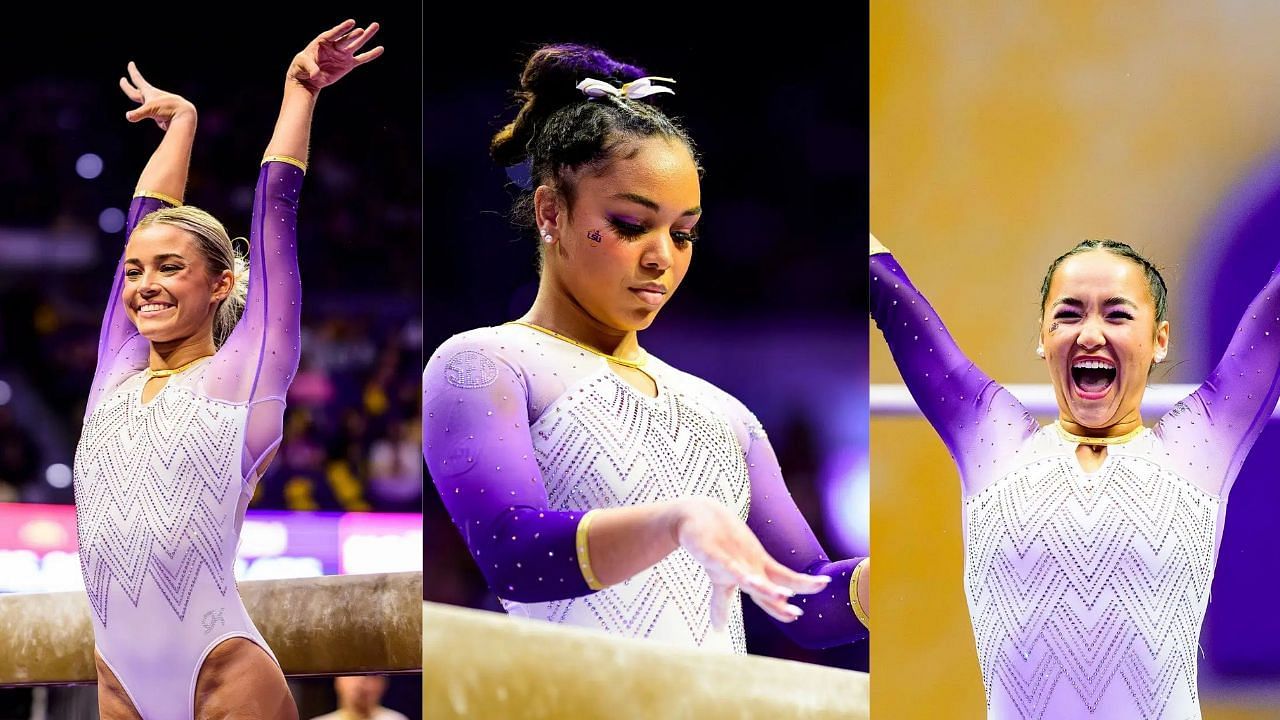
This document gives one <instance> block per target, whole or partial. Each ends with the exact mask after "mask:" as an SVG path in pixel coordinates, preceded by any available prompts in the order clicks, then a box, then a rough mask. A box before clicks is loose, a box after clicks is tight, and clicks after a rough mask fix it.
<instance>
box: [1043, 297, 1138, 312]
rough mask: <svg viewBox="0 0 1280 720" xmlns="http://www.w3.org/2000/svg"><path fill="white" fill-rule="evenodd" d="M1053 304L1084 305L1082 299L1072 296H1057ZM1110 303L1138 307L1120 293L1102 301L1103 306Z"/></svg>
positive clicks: (1107, 305) (1110, 304)
mask: <svg viewBox="0 0 1280 720" xmlns="http://www.w3.org/2000/svg"><path fill="white" fill-rule="evenodd" d="M1053 304H1054V305H1070V306H1071V307H1078V308H1082V307H1084V305H1085V303H1084V301H1083V300H1079V299H1077V298H1073V297H1064V298H1058V300H1057V301H1056V302H1054V303H1053ZM1112 305H1128V306H1129V307H1131V308H1133V309H1134V310H1137V309H1138V304H1137V303H1135V302H1134V301H1132V300H1130V299H1129V298H1127V297H1121V296H1120V295H1116V296H1115V297H1109V298H1107V299H1106V301H1105V302H1103V303H1102V306H1103V307H1110V306H1112Z"/></svg>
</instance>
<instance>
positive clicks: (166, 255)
mask: <svg viewBox="0 0 1280 720" xmlns="http://www.w3.org/2000/svg"><path fill="white" fill-rule="evenodd" d="M169 258H178V259H179V260H182V261H184V262H185V261H186V258H184V257H182V256H181V255H179V254H178V253H161V254H160V255H157V256H155V258H154V260H156V261H157V262H160V261H164V260H168V259H169ZM130 263H132V264H134V265H141V264H142V261H141V260H139V259H138V258H128V259H126V260H125V261H124V264H125V265H128V264H130Z"/></svg>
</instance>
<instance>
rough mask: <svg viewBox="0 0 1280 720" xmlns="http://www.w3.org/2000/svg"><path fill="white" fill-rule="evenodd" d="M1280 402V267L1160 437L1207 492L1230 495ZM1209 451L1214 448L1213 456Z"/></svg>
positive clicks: (1163, 421) (1171, 415)
mask: <svg viewBox="0 0 1280 720" xmlns="http://www.w3.org/2000/svg"><path fill="white" fill-rule="evenodd" d="M1278 397H1280V265H1277V266H1276V268H1274V269H1273V270H1272V271H1271V277H1270V278H1269V279H1268V280H1267V283H1266V285H1264V286H1263V288H1262V290H1261V291H1259V292H1258V294H1257V295H1256V296H1255V297H1254V298H1253V301H1252V302H1250V303H1249V307H1248V309H1246V310H1245V312H1244V316H1243V317H1242V318H1241V319H1240V323H1239V325H1238V326H1237V327H1236V331H1235V333H1234V334H1232V336H1231V342H1230V343H1228V345H1227V350H1226V352H1225V353H1223V355H1222V359H1221V360H1219V361H1218V365H1217V367H1215V368H1214V369H1213V372H1211V373H1209V377H1208V378H1207V379H1206V380H1205V381H1204V383H1203V384H1202V385H1200V387H1199V388H1197V389H1196V391H1195V392H1193V393H1192V394H1191V395H1190V396H1189V397H1187V398H1186V399H1185V400H1183V401H1181V402H1179V403H1178V404H1177V405H1175V406H1174V407H1173V409H1172V410H1170V411H1169V413H1168V414H1166V415H1165V416H1164V417H1163V418H1161V420H1160V424H1159V426H1158V427H1157V429H1156V431H1157V432H1158V433H1160V434H1161V435H1162V436H1163V437H1164V438H1165V441H1166V442H1165V444H1166V446H1167V447H1168V448H1169V451H1170V452H1171V453H1174V454H1175V455H1177V456H1178V457H1179V458H1180V459H1181V460H1182V461H1180V462H1176V463H1175V467H1178V468H1186V469H1188V470H1189V471H1190V472H1188V475H1189V476H1190V477H1192V478H1194V479H1196V481H1197V483H1198V484H1199V485H1200V486H1201V488H1202V489H1204V490H1206V491H1208V492H1211V493H1215V494H1221V495H1226V494H1227V493H1228V492H1229V491H1230V489H1231V484H1232V483H1233V482H1235V478H1236V475H1237V474H1238V473H1239V472H1240V467H1241V466H1242V465H1243V464H1244V460H1245V456H1246V455H1248V453H1249V450H1250V449H1251V448H1252V447H1253V444H1254V442H1256V441H1257V439H1258V436H1259V435H1261V434H1262V430H1263V428H1264V427H1265V426H1266V424H1267V421H1268V420H1269V419H1270V418H1271V413H1272V412H1273V411H1274V410H1275V407H1276V400H1277V398H1278ZM1208 448H1213V449H1214V450H1213V451H1212V452H1208V451H1207V449H1208Z"/></svg>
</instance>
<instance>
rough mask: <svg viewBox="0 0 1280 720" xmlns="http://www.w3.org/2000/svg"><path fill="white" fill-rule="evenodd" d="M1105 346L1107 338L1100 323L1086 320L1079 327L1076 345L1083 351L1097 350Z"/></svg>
mask: <svg viewBox="0 0 1280 720" xmlns="http://www.w3.org/2000/svg"><path fill="white" fill-rule="evenodd" d="M1106 344H1107V336H1106V334H1105V333H1104V332H1103V330H1102V321H1101V320H1099V319H1089V318H1086V319H1085V320H1084V324H1083V325H1082V326H1081V327H1080V334H1079V335H1077V336H1076V345H1078V346H1079V347H1081V348H1082V349H1085V350H1097V349H1099V348H1101V347H1104V346H1106Z"/></svg>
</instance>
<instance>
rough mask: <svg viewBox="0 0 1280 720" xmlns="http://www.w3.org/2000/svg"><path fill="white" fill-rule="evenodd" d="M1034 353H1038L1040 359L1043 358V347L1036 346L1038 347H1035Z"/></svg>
mask: <svg viewBox="0 0 1280 720" xmlns="http://www.w3.org/2000/svg"><path fill="white" fill-rule="evenodd" d="M1036 355H1039V356H1040V358H1041V359H1043V358H1044V348H1043V347H1038V348H1036Z"/></svg>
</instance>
